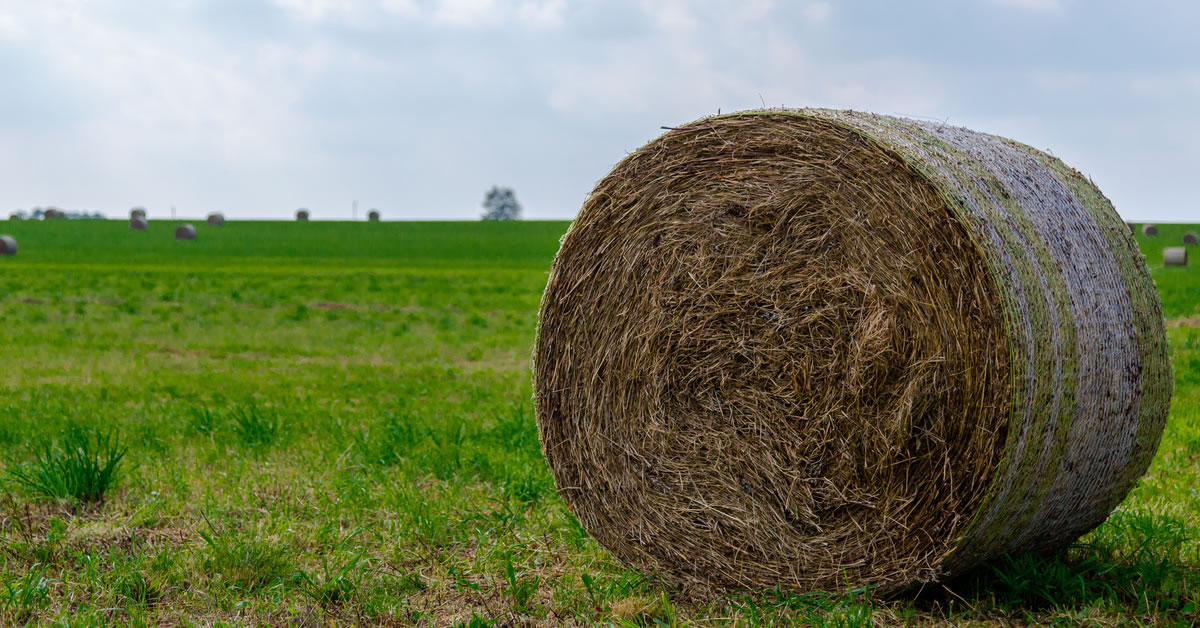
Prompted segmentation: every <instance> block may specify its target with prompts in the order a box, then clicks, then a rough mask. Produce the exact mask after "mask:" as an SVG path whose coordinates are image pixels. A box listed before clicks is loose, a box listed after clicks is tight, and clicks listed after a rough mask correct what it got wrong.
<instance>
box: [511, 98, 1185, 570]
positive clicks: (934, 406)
mask: <svg viewBox="0 0 1200 628" xmlns="http://www.w3.org/2000/svg"><path fill="white" fill-rule="evenodd" d="M998 190H999V191H1002V192H1003V193H1002V194H998V193H996V192H997V191H998ZM1127 229H1128V227H1127V226H1126V225H1125V224H1124V223H1123V221H1122V220H1121V219H1120V217H1119V216H1118V215H1117V214H1116V212H1115V211H1114V210H1113V208H1112V206H1111V204H1110V203H1109V202H1108V200H1107V199H1105V198H1104V196H1103V195H1102V194H1101V193H1100V191H1099V190H1097V189H1096V188H1095V187H1093V186H1092V184H1091V183H1089V182H1088V180H1087V179H1086V178H1084V177H1082V176H1081V175H1080V174H1079V173H1078V172H1076V171H1075V170H1073V169H1071V168H1070V167H1068V166H1066V165H1064V164H1063V163H1062V162H1061V161H1059V160H1058V159H1056V158H1054V157H1051V156H1049V155H1047V154H1045V153H1042V152H1040V151H1037V150H1035V149H1033V148H1030V147H1028V146H1025V145H1022V144H1018V143H1016V142H1011V141H1009V140H1004V139H1002V138H998V137H994V136H990V135H985V134H982V133H976V132H973V131H970V130H967V129H962V128H955V127H949V126H945V125H941V124H937V123H933V122H924V121H915V120H906V119H901V118H894V117H888V116H878V115H872V114H865V113H855V112H846V111H829V110H797V111H784V110H774V111H758V112H745V113H740V114H732V115H724V116H717V117H713V118H707V119H703V120H699V121H697V122H694V123H692V124H688V125H684V126H682V127H679V128H677V129H675V130H671V131H669V132H667V133H666V134H664V135H663V136H661V137H660V138H658V139H657V140H655V141H653V142H651V143H650V144H648V145H646V146H645V147H643V148H641V149H640V150H638V151H636V152H634V153H633V154H631V155H630V156H629V157H627V158H626V159H625V160H623V161H622V162H621V163H620V164H618V165H617V166H616V168H614V170H613V171H612V172H611V173H609V174H608V176H606V177H605V178H604V179H602V180H601V181H600V182H599V183H598V184H597V186H596V188H595V190H593V192H592V194H591V195H590V196H589V197H588V200H587V201H586V202H585V204H584V206H583V208H582V210H581V211H580V213H579V215H578V217H577V218H576V220H575V222H574V223H573V224H572V226H571V228H570V230H569V231H568V233H567V234H566V235H565V236H564V237H563V240H562V245H561V247H560V249H559V252H558V254H557V256H556V257H555V260H554V265H553V267H552V270H551V273H550V278H549V281H548V285H547V287H546V291H545V293H544V296H543V300H542V303H541V307H540V310H539V320H538V335H537V341H536V346H535V349H534V390H535V404H536V408H537V423H538V428H539V433H540V436H541V442H542V448H543V453H544V454H545V456H546V459H547V461H548V463H549V465H550V468H551V470H552V471H553V474H554V477H555V481H556V484H557V486H558V489H559V492H560V493H561V494H562V496H563V498H564V500H565V501H566V503H567V504H568V505H569V506H570V508H571V510H572V511H573V512H574V513H575V515H576V516H577V517H578V519H579V521H580V523H582V524H583V526H584V527H585V528H586V529H587V530H588V531H589V532H590V533H591V534H592V535H593V536H594V537H595V538H596V539H597V540H598V541H599V542H600V543H602V544H603V545H604V546H606V547H607V548H608V549H609V550H611V551H612V552H613V553H614V554H615V555H616V556H617V557H619V558H620V559H622V560H624V561H626V562H628V563H631V564H633V565H635V566H638V567H640V568H643V569H646V570H648V571H654V572H657V573H659V574H661V575H663V576H665V577H666V578H668V579H669V580H672V581H674V582H676V583H678V584H682V585H688V586H695V587H698V588H700V589H705V588H708V589H713V590H720V589H731V588H754V589H760V588H771V587H775V586H782V587H784V588H787V589H793V590H801V591H806V590H838V591H840V590H845V588H846V587H847V586H849V587H851V588H855V587H859V586H864V585H874V586H878V587H881V588H882V589H884V590H895V589H899V588H902V587H905V586H908V585H911V584H914V583H917V582H926V581H936V580H942V579H945V578H947V577H949V576H951V575H954V574H957V573H960V572H962V571H964V570H965V569H968V568H970V567H972V566H974V565H977V564H979V563H981V562H983V561H986V560H988V559H990V558H994V557H996V556H999V555H1001V554H1004V553H1007V552H1013V551H1020V550H1053V549H1056V548H1061V547H1064V546H1065V545H1067V544H1069V543H1070V542H1071V541H1073V540H1074V539H1076V538H1078V536H1079V535H1081V534H1083V533H1085V532H1087V531H1088V530H1091V529H1092V528H1094V527H1095V526H1096V525H1098V524H1100V523H1101V522H1102V521H1104V519H1105V518H1107V516H1108V514H1109V513H1110V512H1111V510H1112V509H1113V508H1114V507H1115V506H1116V505H1117V504H1118V503H1119V502H1120V501H1121V499H1122V498H1123V497H1124V496H1125V494H1126V493H1127V492H1128V491H1129V489H1130V488H1131V487H1132V486H1133V484H1134V482H1135V481H1136V479H1137V478H1138V477H1139V476H1140V475H1141V473H1142V472H1143V471H1144V470H1145V469H1146V467H1147V465H1148V464H1149V462H1150V459H1151V457H1152V455H1153V454H1154V451H1155V449H1156V448H1157V445H1158V441H1159V438H1160V436H1161V433H1162V428H1163V425H1164V422H1165V419H1166V415H1167V406H1168V404H1169V399H1170V391H1171V379H1170V370H1169V365H1168V362H1167V350H1166V339H1165V333H1164V329H1163V322H1162V313H1161V307H1160V304H1159V301H1158V297H1157V295H1156V293H1155V291H1154V285H1153V283H1152V282H1151V279H1150V277H1149V274H1148V271H1147V269H1146V266H1145V263H1144V261H1143V258H1142V256H1141V254H1140V253H1139V251H1138V249H1137V246H1136V244H1135V242H1134V241H1133V238H1132V237H1130V234H1129V233H1128V230H1127Z"/></svg>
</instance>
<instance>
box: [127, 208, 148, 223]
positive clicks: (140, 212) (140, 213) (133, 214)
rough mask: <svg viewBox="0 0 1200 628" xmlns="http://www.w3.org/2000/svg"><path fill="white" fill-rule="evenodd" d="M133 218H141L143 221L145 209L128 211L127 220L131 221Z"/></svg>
mask: <svg viewBox="0 0 1200 628" xmlns="http://www.w3.org/2000/svg"><path fill="white" fill-rule="evenodd" d="M134 218H141V219H142V220H145V219H146V209H145V208H144V207H134V208H133V209H131V210H129V219H130V220H133V219H134Z"/></svg>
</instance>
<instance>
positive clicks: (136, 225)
mask: <svg viewBox="0 0 1200 628" xmlns="http://www.w3.org/2000/svg"><path fill="white" fill-rule="evenodd" d="M146 227H147V224H146V217H145V216H134V217H132V218H130V219H129V228H130V229H131V230H133V231H145V230H146Z"/></svg>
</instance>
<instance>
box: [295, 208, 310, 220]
mask: <svg viewBox="0 0 1200 628" xmlns="http://www.w3.org/2000/svg"><path fill="white" fill-rule="evenodd" d="M296 220H299V221H300V222H306V221H308V210H307V209H301V210H298V211H297V212H296Z"/></svg>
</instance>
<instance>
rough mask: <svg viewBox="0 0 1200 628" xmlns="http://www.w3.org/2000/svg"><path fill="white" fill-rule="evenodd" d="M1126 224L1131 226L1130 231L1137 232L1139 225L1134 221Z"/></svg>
mask: <svg viewBox="0 0 1200 628" xmlns="http://www.w3.org/2000/svg"><path fill="white" fill-rule="evenodd" d="M1125 226H1127V227H1129V233H1137V225H1135V224H1133V223H1132V222H1127V223H1125Z"/></svg>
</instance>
